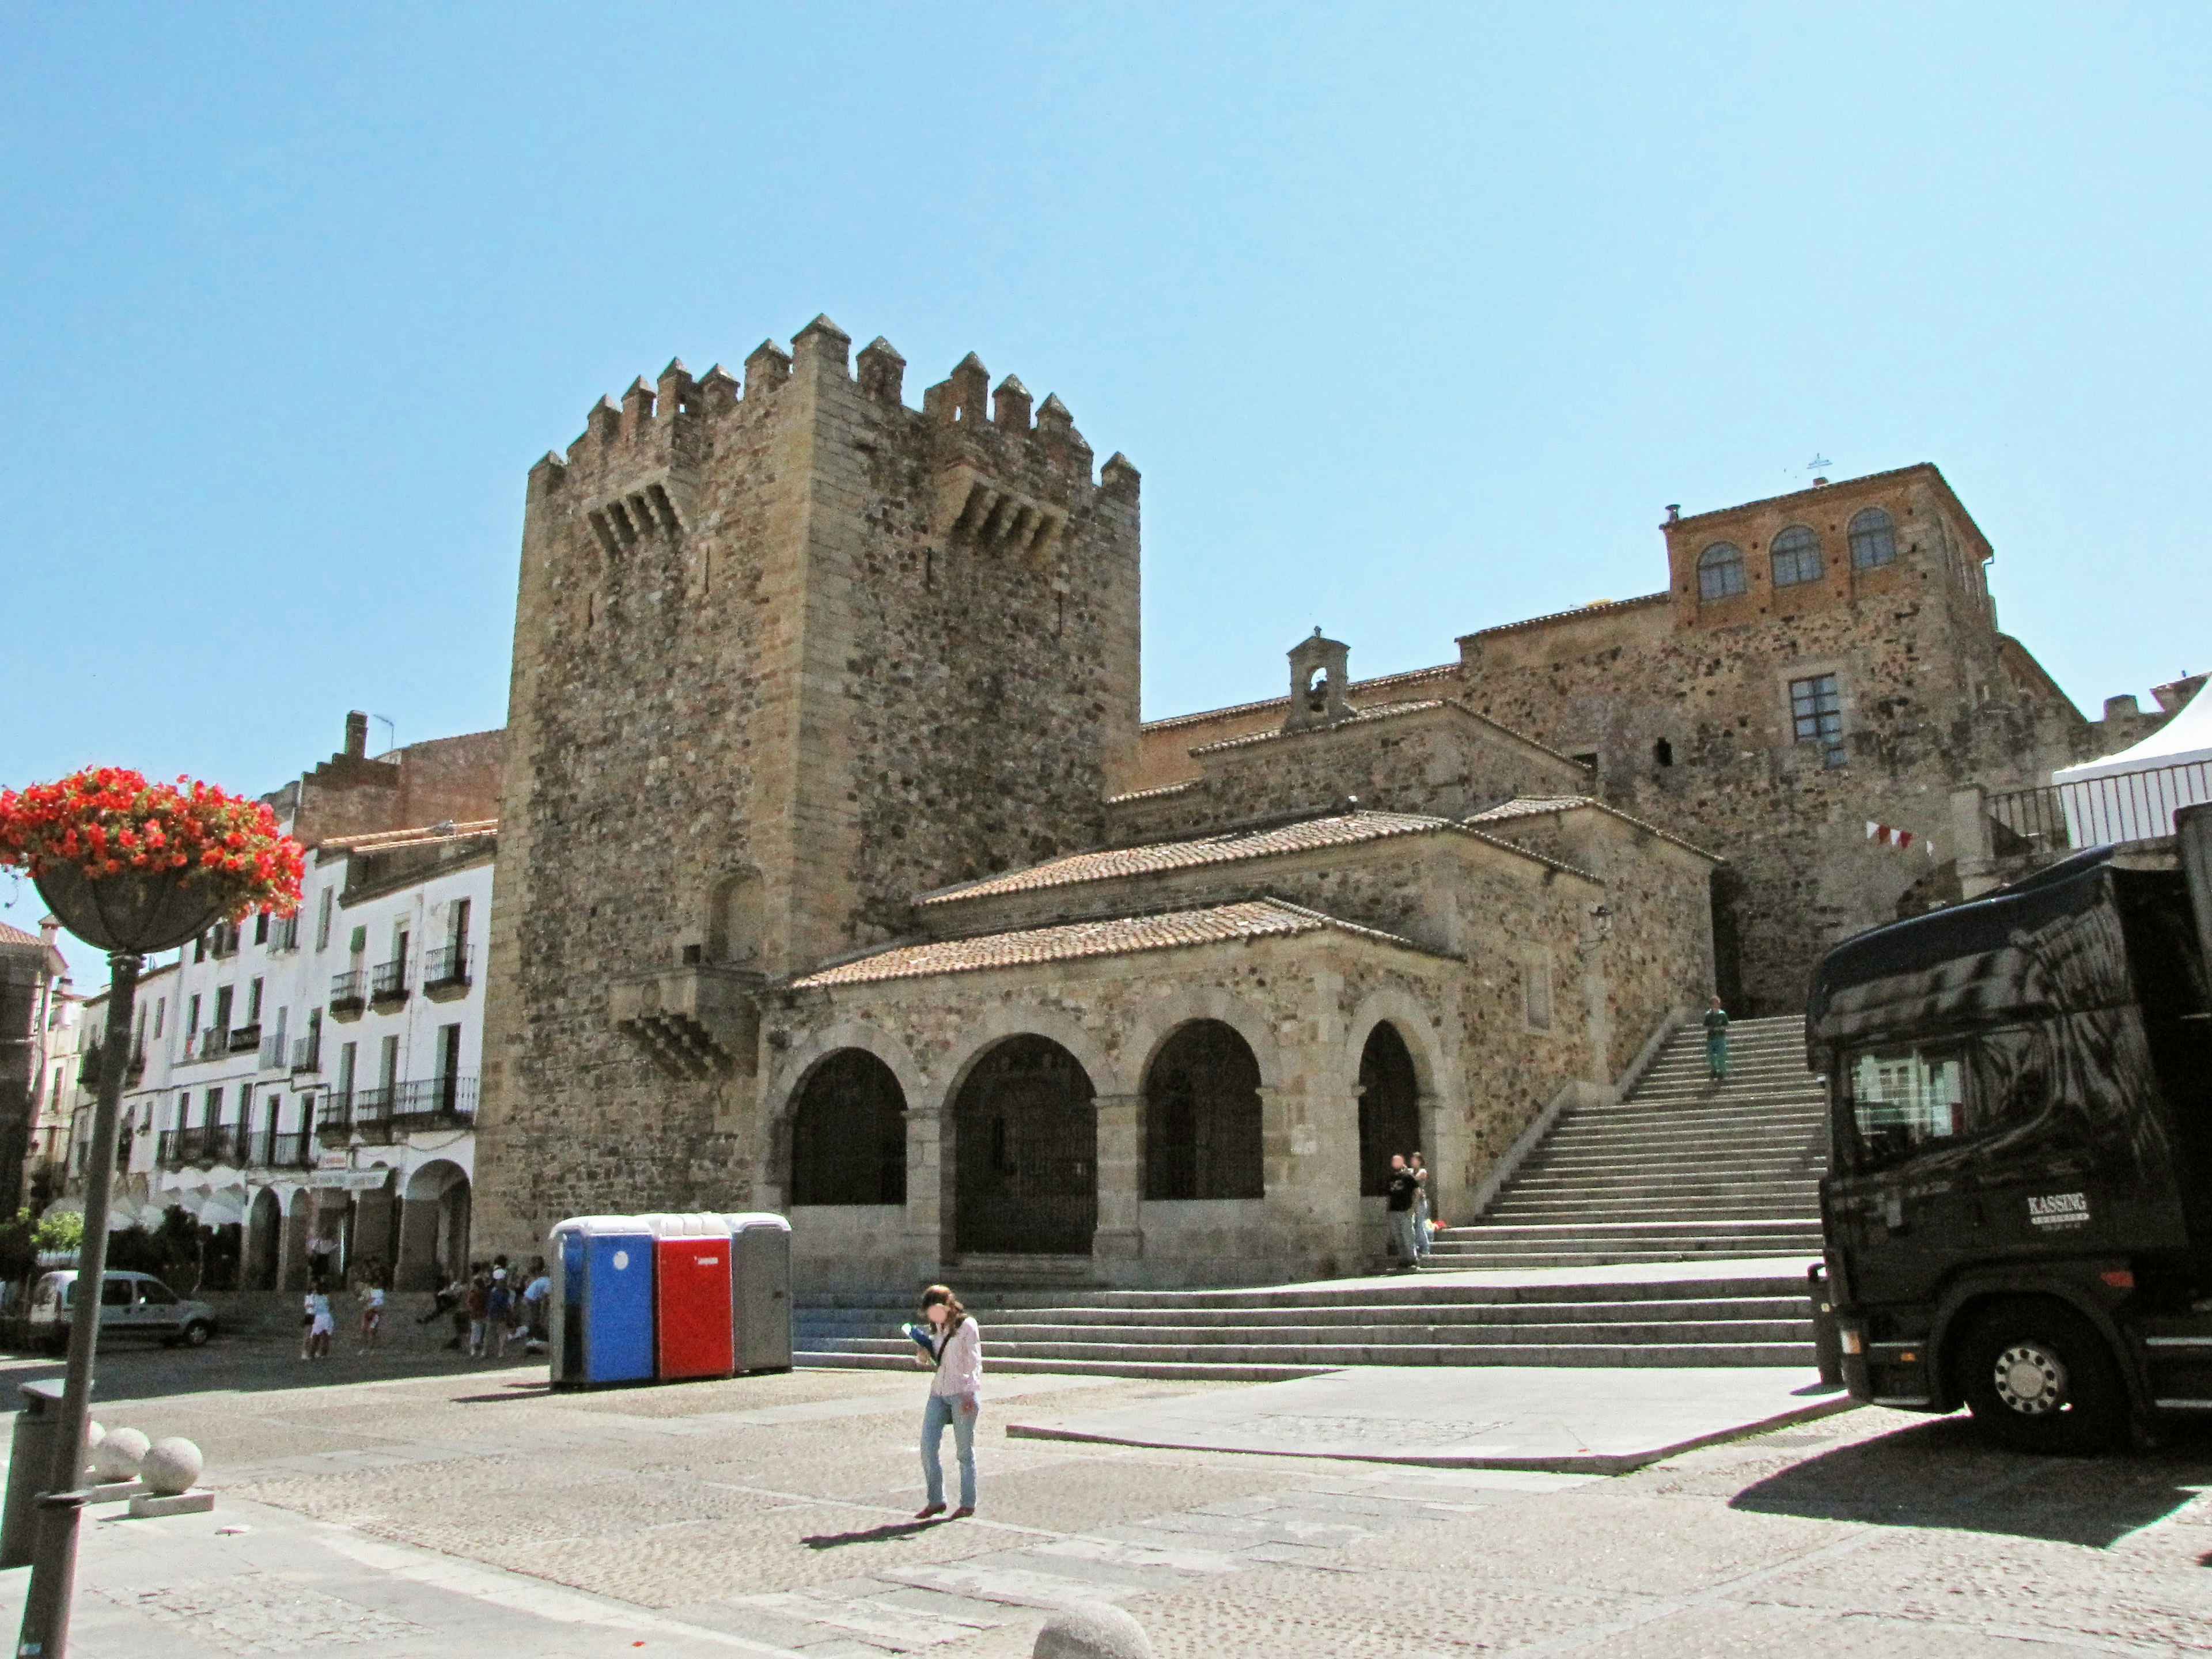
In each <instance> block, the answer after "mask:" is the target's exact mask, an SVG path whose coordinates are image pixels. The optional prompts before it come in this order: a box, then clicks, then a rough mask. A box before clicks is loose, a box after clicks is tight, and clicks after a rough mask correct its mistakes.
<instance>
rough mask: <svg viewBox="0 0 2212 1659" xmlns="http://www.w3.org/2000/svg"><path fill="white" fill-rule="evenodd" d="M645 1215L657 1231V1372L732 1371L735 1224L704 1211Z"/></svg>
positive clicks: (680, 1376)
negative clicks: (732, 1238) (732, 1245)
mask: <svg viewBox="0 0 2212 1659" xmlns="http://www.w3.org/2000/svg"><path fill="white" fill-rule="evenodd" d="M640 1219H641V1220H642V1221H643V1223H644V1224H645V1227H646V1230H647V1231H648V1232H650V1233H651V1234H652V1235H653V1375H654V1376H656V1377H658V1378H659V1380H660V1381H661V1382H663V1383H676V1382H681V1381H684V1380H686V1379H688V1378H694V1377H702V1376H729V1375H730V1374H731V1373H732V1371H733V1370H736V1369H737V1349H736V1345H735V1343H734V1342H733V1341H732V1335H731V1329H730V1229H729V1225H728V1224H727V1223H726V1221H724V1220H723V1218H721V1217H720V1216H718V1215H704V1214H701V1215H649V1216H644V1217H641V1218H640Z"/></svg>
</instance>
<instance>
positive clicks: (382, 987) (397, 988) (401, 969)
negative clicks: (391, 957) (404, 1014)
mask: <svg viewBox="0 0 2212 1659" xmlns="http://www.w3.org/2000/svg"><path fill="white" fill-rule="evenodd" d="M368 1000H370V1001H371V1002H374V1003H378V1004H383V1003H399V1002H404V1001H406V1000H407V961H406V958H405V957H400V958H399V959H398V960H397V961H393V962H380V963H377V964H376V967H375V969H374V970H373V971H372V972H371V973H370V975H369V979H368Z"/></svg>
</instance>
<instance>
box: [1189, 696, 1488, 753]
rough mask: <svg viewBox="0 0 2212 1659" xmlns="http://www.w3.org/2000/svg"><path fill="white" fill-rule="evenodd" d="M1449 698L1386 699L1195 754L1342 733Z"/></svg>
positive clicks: (1209, 745)
mask: <svg viewBox="0 0 2212 1659" xmlns="http://www.w3.org/2000/svg"><path fill="white" fill-rule="evenodd" d="M1444 702H1445V699H1443V698H1442V697H1429V698H1426V699H1425V700H1423V701H1422V702H1386V703H1383V704H1382V705H1380V706H1379V707H1377V708H1361V709H1356V710H1354V711H1353V712H1352V714H1351V715H1350V716H1349V717H1347V718H1346V719H1344V720H1338V721H1337V722H1336V723H1335V724H1334V725H1333V726H1300V727H1298V728H1297V730H1296V731H1294V732H1245V733H1244V735H1243V736H1242V737H1238V738H1222V740H1221V741H1220V742H1218V743H1207V744H1200V745H1199V746H1198V747H1197V748H1195V749H1194V750H1191V751H1190V752H1191V753H1192V754H1194V755H1213V754H1218V753H1219V752H1220V751H1221V750H1225V749H1243V748H1244V747H1246V746H1247V745H1249V744H1255V743H1274V742H1277V741H1279V740H1280V739H1282V738H1301V737H1304V736H1305V735H1306V734H1307V733H1308V732H1340V731H1342V730H1343V729H1344V728H1345V727H1346V726H1364V725H1365V724H1366V723H1367V722H1368V721H1370V720H1396V719H1398V718H1399V717H1401V715H1405V714H1420V713H1421V712H1423V711H1424V710H1425V709H1430V708H1443V706H1444Z"/></svg>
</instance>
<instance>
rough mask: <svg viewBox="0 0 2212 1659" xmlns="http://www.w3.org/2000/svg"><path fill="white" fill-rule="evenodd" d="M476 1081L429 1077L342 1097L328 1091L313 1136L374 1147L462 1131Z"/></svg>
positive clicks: (472, 1108) (469, 1120) (470, 1117)
mask: <svg viewBox="0 0 2212 1659" xmlns="http://www.w3.org/2000/svg"><path fill="white" fill-rule="evenodd" d="M476 1115H477V1080H476V1079H475V1078H473V1077H462V1076H454V1077H433V1078H422V1079H416V1081H414V1082H412V1083H393V1084H379V1085H376V1086H375V1087H374V1088H368V1089H356V1090H355V1091H353V1092H352V1093H351V1094H345V1093H343V1092H341V1091H338V1090H336V1089H333V1090H332V1091H331V1092H330V1093H328V1094H326V1095H325V1096H324V1097H323V1103H322V1107H321V1109H320V1110H319V1111H318V1112H317V1113H316V1115H315V1133H317V1134H318V1135H319V1136H321V1137H323V1138H324V1139H325V1140H343V1139H351V1138H352V1137H353V1136H354V1135H355V1134H356V1133H358V1134H359V1135H360V1136H361V1137H362V1139H364V1140H366V1141H368V1142H371V1143H372V1144H378V1143H382V1142H386V1141H389V1140H391V1139H394V1138H395V1137H398V1136H404V1135H406V1134H409V1133H413V1132H415V1131H416V1130H428V1129H465V1128H467V1127H470V1126H471V1124H473V1123H474V1122H475V1121H476Z"/></svg>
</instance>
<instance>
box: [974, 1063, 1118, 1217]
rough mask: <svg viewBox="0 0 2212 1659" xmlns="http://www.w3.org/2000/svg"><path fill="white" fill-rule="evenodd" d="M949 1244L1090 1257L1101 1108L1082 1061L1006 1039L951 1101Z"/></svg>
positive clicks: (1095, 1212)
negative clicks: (951, 1207) (951, 1173)
mask: <svg viewBox="0 0 2212 1659" xmlns="http://www.w3.org/2000/svg"><path fill="white" fill-rule="evenodd" d="M951 1115H952V1122H953V1166H954V1174H953V1206H954V1207H953V1248H954V1249H957V1250H961V1251H981V1252H987V1253H992V1254H1000V1253H1003V1254H1015V1255H1090V1254H1091V1235H1092V1234H1093V1233H1094V1232H1095V1231H1097V1225H1098V1109H1097V1091H1096V1090H1095V1089H1094V1087H1093V1085H1092V1084H1091V1076H1090V1073H1087V1072H1086V1071H1085V1069H1084V1067H1083V1063H1082V1062H1081V1061H1080V1060H1077V1059H1076V1057H1075V1056H1074V1055H1073V1054H1070V1053H1069V1052H1068V1051H1067V1050H1066V1048H1062V1047H1061V1046H1060V1044H1059V1043H1057V1042H1054V1041H1053V1040H1052V1039H1051V1038H1049V1037H1044V1036H1036V1035H1035V1034H1034V1033H1024V1034H1023V1035H1019V1036H1010V1037H1007V1038H1006V1039H1004V1040H1003V1041H1001V1042H997V1043H995V1044H994V1045H993V1046H992V1047H991V1048H988V1049H987V1050H986V1051H985V1052H984V1053H983V1054H981V1056H980V1057H979V1058H978V1059H977V1060H975V1063H974V1064H973V1065H972V1066H969V1069H968V1073H967V1075H966V1077H965V1078H963V1079H962V1081H961V1084H960V1086H959V1089H958V1091H957V1092H956V1093H955V1095H954V1097H953V1103H952V1114H951Z"/></svg>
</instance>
